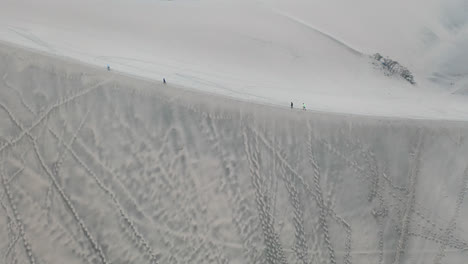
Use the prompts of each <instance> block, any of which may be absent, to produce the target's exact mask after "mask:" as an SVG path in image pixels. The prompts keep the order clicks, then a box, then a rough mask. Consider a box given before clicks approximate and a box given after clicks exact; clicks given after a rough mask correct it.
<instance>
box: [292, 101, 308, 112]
mask: <svg viewBox="0 0 468 264" xmlns="http://www.w3.org/2000/svg"><path fill="white" fill-rule="evenodd" d="M293 108H294V104H293V102H291V109H293ZM302 110H304V111H305V110H306V106H305V103H302Z"/></svg>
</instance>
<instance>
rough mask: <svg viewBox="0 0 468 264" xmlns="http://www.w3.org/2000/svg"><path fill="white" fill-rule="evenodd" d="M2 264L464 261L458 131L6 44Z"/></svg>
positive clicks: (463, 155)
mask: <svg viewBox="0 0 468 264" xmlns="http://www.w3.org/2000/svg"><path fill="white" fill-rule="evenodd" d="M0 77H1V80H0V174H1V188H0V205H1V207H0V263H41V264H42V263H67V264H74V263H115V264H117V263H122V264H123V263H163V264H166V263H232V264H234V263H239V264H241V263H242V264H244V263H331V264H335V263H345V264H350V263H355V264H367V263H372V264H375V263H379V264H384V263H385V264H390V263H411V264H413V263H415V264H416V263H421V264H422V263H424V264H426V263H465V262H466V261H467V260H468V232H467V230H468V221H466V219H468V206H467V203H466V199H467V197H466V196H467V190H468V159H467V157H468V140H467V135H468V123H466V122H455V121H442V120H429V119H426V120H416V119H405V118H389V117H378V116H374V117H369V116H359V115H344V114H331V113H325V112H314V111H301V110H296V109H294V110H290V109H287V108H286V107H284V108H281V107H272V106H267V105H261V104H255V103H251V102H243V101H239V100H234V99H230V98H227V97H221V96H216V95H212V94H208V93H203V92H196V91H191V90H188V89H184V88H183V87H176V86H172V85H170V84H168V85H163V84H162V83H159V82H154V81H149V80H143V79H138V78H134V77H131V76H125V75H123V74H118V73H116V72H113V71H110V72H107V71H105V70H104V69H98V68H96V67H93V66H89V65H84V64H80V63H78V62H75V61H72V60H68V59H61V58H57V57H53V56H46V55H44V54H40V53H37V52H32V51H29V50H26V49H23V48H19V47H14V46H9V45H5V44H1V45H0Z"/></svg>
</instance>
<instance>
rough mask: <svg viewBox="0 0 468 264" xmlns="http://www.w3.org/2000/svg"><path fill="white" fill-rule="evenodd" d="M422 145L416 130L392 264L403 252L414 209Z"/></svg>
mask: <svg viewBox="0 0 468 264" xmlns="http://www.w3.org/2000/svg"><path fill="white" fill-rule="evenodd" d="M422 145H423V135H421V132H420V131H418V141H417V143H416V146H415V153H414V160H413V162H412V163H413V164H412V166H411V170H410V172H409V180H410V183H409V186H410V188H409V194H408V201H407V203H406V209H405V211H404V215H403V219H402V223H401V227H402V228H401V230H400V232H401V233H400V239H399V240H398V244H397V249H396V255H395V260H394V261H393V263H394V264H400V263H401V258H402V257H403V254H404V252H405V249H406V246H407V240H408V232H409V224H410V221H411V215H412V213H413V210H414V204H415V201H416V183H417V180H418V175H419V170H420V162H421V161H420V159H421V148H422Z"/></svg>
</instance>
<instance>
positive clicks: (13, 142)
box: [0, 77, 112, 152]
mask: <svg viewBox="0 0 468 264" xmlns="http://www.w3.org/2000/svg"><path fill="white" fill-rule="evenodd" d="M111 80H112V77H111V78H110V79H108V80H105V81H102V82H99V83H98V84H96V85H94V86H92V87H90V88H88V89H86V90H84V91H82V92H79V93H77V94H75V95H72V96H70V97H68V98H65V99H62V100H60V101H59V102H57V103H55V104H54V105H53V106H52V107H50V108H49V110H47V111H46V112H45V113H44V114H43V115H42V116H41V117H39V118H38V119H37V120H36V121H35V122H34V123H33V124H32V125H31V127H29V128H28V129H23V128H21V133H20V134H19V135H18V136H17V137H16V138H15V139H13V140H11V141H9V142H7V144H5V145H3V146H2V147H0V152H2V151H3V150H4V149H5V148H7V147H10V146H12V145H14V144H15V143H17V142H18V141H20V140H21V139H22V138H23V137H24V135H26V134H29V133H30V132H31V131H32V130H33V129H34V128H35V127H36V126H38V125H39V124H40V123H41V122H42V121H43V120H44V119H45V118H46V117H47V116H48V115H49V114H50V113H51V112H52V111H53V110H55V109H57V108H59V107H60V106H62V105H64V104H67V103H69V102H72V101H74V100H76V99H78V98H80V97H82V96H84V95H86V94H88V93H90V92H92V91H94V90H96V89H97V88H100V87H101V86H102V85H103V84H106V83H108V82H110V81H111ZM0 106H1V107H2V108H4V109H5V110H6V111H7V113H8V115H10V118H12V119H13V120H16V118H14V116H13V115H12V114H11V113H10V112H9V111H8V110H7V108H6V107H5V106H4V105H3V104H0ZM15 122H16V121H15ZM16 123H17V124H18V125H19V123H18V122H16ZM20 127H21V126H20Z"/></svg>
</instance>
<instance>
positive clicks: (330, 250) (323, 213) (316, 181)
mask: <svg viewBox="0 0 468 264" xmlns="http://www.w3.org/2000/svg"><path fill="white" fill-rule="evenodd" d="M309 131H310V129H309ZM308 154H309V162H310V163H311V165H312V168H313V170H314V186H315V192H316V194H317V195H316V196H315V197H316V198H317V204H318V206H319V208H320V214H319V219H320V227H321V228H322V231H323V235H324V238H325V243H326V245H327V248H328V254H329V256H330V261H331V263H332V264H336V260H335V252H334V249H333V245H332V243H331V241H330V235H329V231H328V224H327V220H326V215H327V214H326V209H325V204H324V202H323V194H322V188H321V186H320V169H319V166H318V164H317V162H316V161H315V158H314V156H313V150H312V144H311V143H310V141H309V151H308ZM348 262H349V253H347V254H346V258H345V263H348Z"/></svg>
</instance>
